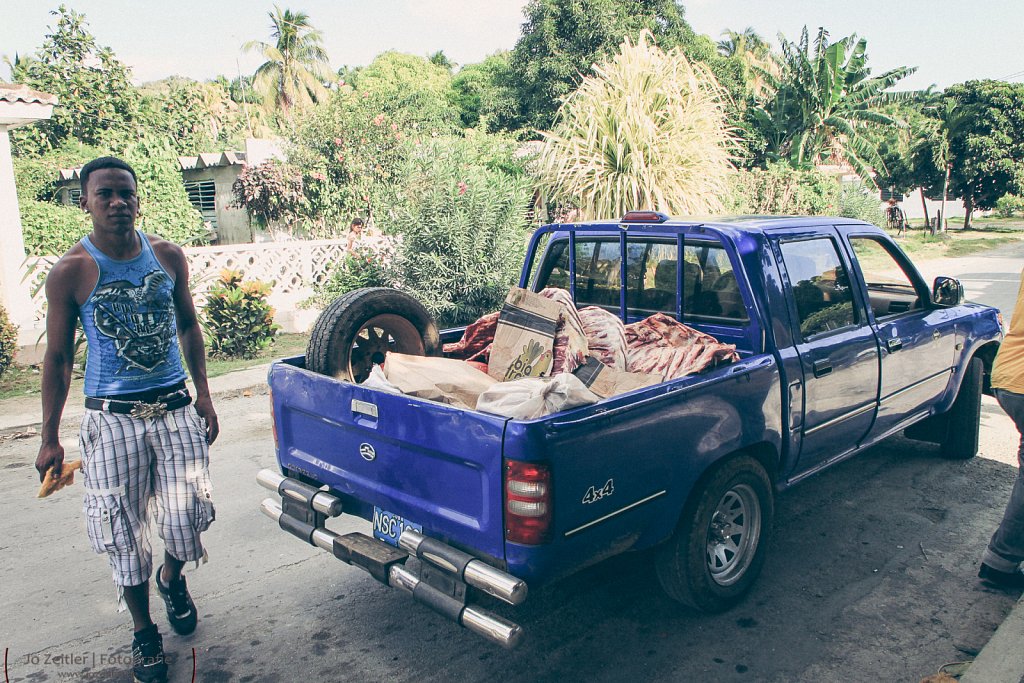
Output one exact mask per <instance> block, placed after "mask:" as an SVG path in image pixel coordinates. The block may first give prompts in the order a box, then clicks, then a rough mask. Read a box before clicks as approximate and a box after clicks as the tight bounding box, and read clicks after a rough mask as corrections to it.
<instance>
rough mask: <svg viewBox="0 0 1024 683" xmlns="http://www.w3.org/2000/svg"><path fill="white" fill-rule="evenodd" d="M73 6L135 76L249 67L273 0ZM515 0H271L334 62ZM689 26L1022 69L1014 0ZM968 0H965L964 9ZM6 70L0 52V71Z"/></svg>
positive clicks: (964, 67) (819, 7)
mask: <svg viewBox="0 0 1024 683" xmlns="http://www.w3.org/2000/svg"><path fill="white" fill-rule="evenodd" d="M60 2H61V0H49V2H47V0H4V3H3V4H4V10H3V21H2V22H0V56H3V57H6V58H8V59H11V60H13V59H14V55H15V54H16V53H17V54H33V53H34V52H35V51H36V50H37V49H38V48H39V46H40V45H42V42H43V37H44V36H45V35H46V34H47V33H48V32H49V31H48V29H47V27H48V26H53V25H55V24H56V22H55V21H54V17H52V16H51V15H50V13H49V12H50V11H51V10H53V9H55V8H56V7H57V5H59V4H60ZM63 2H65V3H66V4H67V5H68V6H69V7H71V8H73V9H74V10H76V11H78V12H81V13H84V14H85V16H86V20H87V22H88V26H89V30H90V31H91V33H92V34H93V35H94V36H95V37H96V39H97V41H98V43H99V44H100V45H103V46H108V47H110V48H112V49H113V51H114V53H115V54H116V55H117V57H118V58H119V59H120V60H121V61H122V62H124V63H126V64H127V65H128V66H130V67H131V68H132V70H133V77H134V80H135V81H136V82H138V83H142V82H145V81H151V80H157V79H160V78H164V77H166V76H171V75H180V76H188V77H191V78H195V79H199V80H205V79H210V78H213V77H215V76H217V75H220V74H223V75H226V76H229V77H234V76H237V75H238V74H239V73H243V74H249V73H252V71H253V70H254V69H255V68H256V66H258V65H259V63H260V61H261V60H260V59H259V57H258V56H257V55H256V54H253V53H248V54H247V53H244V52H243V51H242V50H241V45H242V43H244V42H246V41H247V40H252V39H257V40H265V41H270V20H269V18H268V16H267V13H268V12H269V11H270V10H271V9H272V6H273V3H272V2H266V3H260V2H253V0H203V1H198V0H161V1H160V2H155V1H154V0H63ZM525 4H526V2H525V0H279V5H280V6H281V7H282V8H287V9H291V10H293V11H297V10H300V11H304V12H306V13H307V14H308V15H309V17H310V20H311V22H312V24H313V25H314V26H316V27H317V28H319V29H320V30H321V31H322V32H323V34H324V45H325V47H326V49H327V52H328V54H329V55H330V58H331V65H332V67H333V68H335V69H337V68H339V67H341V66H343V65H348V66H358V65H365V64H368V63H369V62H370V61H372V60H373V58H374V57H375V56H376V55H377V54H379V53H381V52H384V51H386V50H399V51H401V52H407V53H410V54H415V55H422V56H426V55H427V54H430V53H432V52H435V51H437V50H444V53H445V54H446V55H447V56H448V57H449V59H451V60H453V61H454V62H456V63H457V64H470V63H474V62H479V61H481V60H482V59H483V58H484V57H486V56H487V55H489V54H492V53H494V52H496V51H498V50H507V49H511V48H512V47H513V46H514V45H515V42H516V40H517V38H518V37H519V34H520V30H521V27H522V22H523V14H522V10H523V7H524V6H525ZM683 6H684V7H685V8H686V18H687V20H688V21H689V22H690V24H691V25H692V26H693V28H694V29H695V30H697V31H698V32H700V33H704V34H707V35H709V36H711V37H712V38H713V39H714V40H716V41H717V40H718V39H719V38H720V37H721V33H722V31H724V30H726V29H729V30H733V31H743V30H744V29H746V28H747V27H748V26H749V27H752V28H754V30H756V31H757V32H758V33H759V34H760V35H762V36H763V37H765V38H768V39H771V40H772V41H773V42H776V43H777V36H778V35H779V34H780V33H782V34H783V35H785V37H786V38H788V39H791V40H796V39H797V38H798V37H799V35H800V30H801V28H802V27H803V26H804V25H807V26H808V28H809V29H810V31H811V32H812V33H813V32H814V31H816V29H817V27H818V26H824V27H825V28H826V29H828V31H829V32H830V34H831V37H832V39H833V40H835V39H837V38H840V37H842V36H845V35H848V34H850V33H856V34H858V35H859V36H860V37H863V38H865V39H867V47H868V64H869V66H870V67H871V68H872V71H873V73H876V74H879V73H882V72H883V71H886V70H888V69H891V68H894V67H898V66H916V67H917V68H918V71H917V72H916V73H915V74H914V75H912V76H910V77H908V78H906V79H904V80H903V81H901V83H900V86H899V87H900V88H901V89H903V88H906V89H918V88H926V87H928V86H929V85H935V86H936V87H938V88H944V87H947V86H949V85H952V84H954V83H961V82H963V81H966V80H971V79H980V78H994V79H1003V80H1010V81H1014V82H1022V81H1024V49H1021V47H1020V35H1019V34H1020V29H1021V26H1024V0H975V2H973V3H967V2H964V1H963V0H956V1H955V2H954V0H842V1H839V0H688V1H684V2H683ZM968 6H969V7H970V8H969V9H968ZM9 78H10V70H9V69H8V67H7V65H6V64H5V63H0V80H7V79H9Z"/></svg>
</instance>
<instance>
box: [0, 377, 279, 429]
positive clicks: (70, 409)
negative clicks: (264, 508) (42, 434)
mask: <svg viewBox="0 0 1024 683" xmlns="http://www.w3.org/2000/svg"><path fill="white" fill-rule="evenodd" d="M269 368H270V364H269V363H264V364H262V365H256V366H253V367H250V368H245V369H243V370H233V371H232V372H228V373H225V374H223V375H219V376H217V377H214V378H212V379H210V380H209V385H210V395H211V396H213V398H214V399H218V398H232V397H234V396H241V395H243V394H244V393H245V392H254V393H255V392H263V391H266V390H268V387H267V371H268V369H269ZM189 384H191V382H189ZM190 390H191V391H192V394H193V395H195V390H194V388H191V387H190ZM80 398H81V397H80V396H74V395H71V394H69V395H68V400H67V402H66V403H65V406H64V412H63V413H62V414H61V419H60V428H61V429H64V428H67V427H71V426H74V425H77V423H78V422H80V421H81V419H82V416H83V415H84V414H85V406H83V405H82V401H81V400H80ZM0 405H3V407H4V410H3V414H2V415H0V436H7V435H11V434H25V433H32V432H38V431H39V428H40V426H41V424H42V414H41V408H40V397H39V395H38V394H34V395H32V396H26V397H24V398H13V399H7V400H6V401H0Z"/></svg>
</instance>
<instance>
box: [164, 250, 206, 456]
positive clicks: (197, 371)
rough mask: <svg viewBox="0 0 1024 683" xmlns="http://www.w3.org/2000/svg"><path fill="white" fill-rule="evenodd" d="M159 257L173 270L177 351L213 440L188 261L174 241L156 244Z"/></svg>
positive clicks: (197, 408)
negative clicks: (178, 344)
mask: <svg viewBox="0 0 1024 683" xmlns="http://www.w3.org/2000/svg"><path fill="white" fill-rule="evenodd" d="M160 247H161V249H160V256H161V257H163V258H164V259H166V261H165V263H168V264H169V265H170V266H171V267H172V268H173V270H174V275H175V277H174V308H175V317H176V319H177V324H178V339H179V340H180V342H181V351H182V354H183V355H184V356H185V364H186V365H188V371H189V374H190V375H191V376H192V383H193V384H194V385H195V387H196V397H195V407H196V412H197V413H199V415H200V417H202V418H203V419H204V420H206V441H207V443H211V444H212V443H213V442H214V441H215V440H216V439H217V435H218V434H219V433H220V424H219V422H218V420H217V411H216V410H214V408H213V399H212V398H211V397H210V386H209V384H208V382H207V379H206V347H205V345H204V343H203V330H202V327H200V325H199V316H198V315H197V314H196V306H195V302H193V300H192V292H190V291H189V289H188V261H187V260H186V259H185V253H184V252H183V251H182V250H181V248H180V247H178V246H177V245H175V244H171V243H170V242H163V243H161V244H160Z"/></svg>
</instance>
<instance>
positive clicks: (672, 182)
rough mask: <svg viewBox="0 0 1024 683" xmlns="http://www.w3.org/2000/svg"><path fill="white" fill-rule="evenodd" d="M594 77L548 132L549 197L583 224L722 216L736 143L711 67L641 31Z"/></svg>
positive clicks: (544, 172)
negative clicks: (654, 213) (660, 215)
mask: <svg viewBox="0 0 1024 683" xmlns="http://www.w3.org/2000/svg"><path fill="white" fill-rule="evenodd" d="M594 73H595V75H594V76H589V77H586V78H585V79H584V80H583V83H582V85H581V86H580V87H579V89H578V90H577V91H576V92H574V93H573V94H571V95H570V96H569V97H568V98H567V99H566V100H565V102H564V103H563V104H562V106H561V108H560V109H559V112H558V118H557V119H556V124H555V127H554V130H552V131H549V132H543V133H542V135H543V137H544V145H543V148H542V150H541V154H540V159H539V164H538V166H539V169H540V175H541V184H542V187H543V188H544V189H545V190H546V192H547V195H548V197H549V198H550V199H552V200H555V201H564V202H566V203H567V204H572V205H575V206H578V207H579V208H580V211H581V214H582V218H597V217H607V216H621V215H623V214H624V213H625V212H627V211H630V210H633V209H655V210H659V211H664V212H666V213H670V214H698V213H715V212H720V211H722V209H723V206H722V199H721V198H722V197H725V196H727V195H728V186H727V183H728V175H729V173H730V172H731V171H732V170H733V168H734V167H733V157H734V151H735V149H736V139H735V137H734V134H733V132H732V131H731V129H730V128H729V126H728V124H727V122H726V113H725V108H724V102H725V94H724V92H723V90H722V88H721V86H720V85H719V84H718V81H717V80H716V79H715V77H714V75H713V74H712V73H711V71H710V70H708V69H707V68H706V67H705V66H704V65H702V64H691V63H690V62H689V61H688V60H687V59H686V57H685V56H684V55H683V54H682V52H681V51H680V50H679V49H678V48H674V49H672V50H670V51H669V52H667V53H665V52H662V51H661V50H660V49H659V48H658V47H657V45H655V44H654V39H653V38H652V36H651V34H650V33H649V32H647V31H643V32H642V33H641V34H640V39H639V40H638V42H637V44H636V45H633V44H632V43H631V42H630V41H629V39H628V38H627V39H626V41H625V42H624V43H623V44H622V47H621V51H620V53H619V54H618V55H616V56H615V57H614V58H613V59H612V60H611V61H610V62H608V63H605V64H601V65H597V66H595V67H594Z"/></svg>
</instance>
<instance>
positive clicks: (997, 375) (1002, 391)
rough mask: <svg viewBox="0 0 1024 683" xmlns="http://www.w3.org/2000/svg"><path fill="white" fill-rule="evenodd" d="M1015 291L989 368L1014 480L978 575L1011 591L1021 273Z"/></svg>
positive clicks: (1023, 586)
mask: <svg viewBox="0 0 1024 683" xmlns="http://www.w3.org/2000/svg"><path fill="white" fill-rule="evenodd" d="M1021 277H1022V283H1021V286H1020V289H1019V290H1018V292H1017V303H1016V305H1014V307H1013V316H1012V317H1011V318H1010V331H1009V332H1008V333H1007V334H1006V337H1005V338H1004V339H1003V343H1002V344H1001V345H1000V346H999V353H997V354H996V359H995V362H994V363H993V366H992V389H993V390H994V393H995V395H996V400H997V401H999V405H1000V406H1002V408H1003V410H1005V411H1006V414H1007V415H1009V416H1010V419H1011V420H1013V423H1014V424H1015V425H1016V426H1017V431H1018V432H1019V433H1020V434H1021V440H1020V443H1019V445H1018V447H1017V466H1018V470H1017V480H1016V481H1015V482H1014V484H1013V489H1012V490H1011V491H1010V500H1009V501H1008V502H1007V504H1006V510H1005V511H1004V512H1003V520H1002V521H1001V522H1000V523H999V527H998V528H997V529H996V531H995V533H994V534H993V535H992V540H991V541H989V544H988V547H987V548H986V549H985V552H984V554H983V555H982V557H981V567H980V569H979V570H978V576H979V577H980V578H981V579H982V581H984V582H985V583H988V584H991V585H994V586H997V587H1000V588H1009V589H1014V590H1024V574H1022V573H1021V571H1020V564H1021V562H1022V561H1024V476H1021V475H1022V474H1024V272H1022V273H1021Z"/></svg>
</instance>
